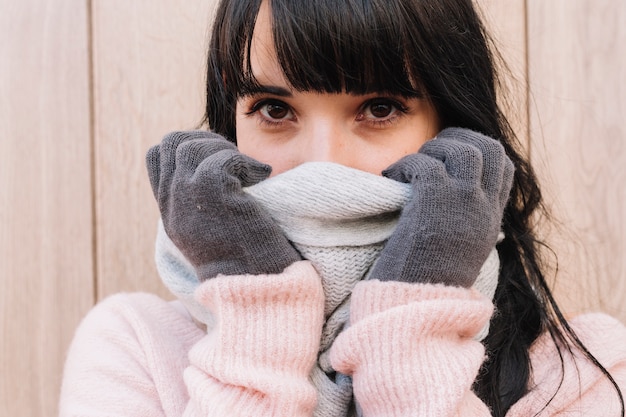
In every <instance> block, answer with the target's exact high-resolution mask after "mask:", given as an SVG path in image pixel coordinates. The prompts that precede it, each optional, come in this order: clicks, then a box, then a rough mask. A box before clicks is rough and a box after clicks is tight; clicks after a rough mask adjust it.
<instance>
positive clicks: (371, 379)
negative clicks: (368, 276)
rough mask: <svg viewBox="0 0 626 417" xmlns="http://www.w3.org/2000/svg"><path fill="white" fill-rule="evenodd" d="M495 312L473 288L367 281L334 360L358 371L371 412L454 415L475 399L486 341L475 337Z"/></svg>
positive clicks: (359, 391)
mask: <svg viewBox="0 0 626 417" xmlns="http://www.w3.org/2000/svg"><path fill="white" fill-rule="evenodd" d="M491 313H492V304H491V301H490V300H488V299H486V298H485V297H484V296H482V295H481V294H480V293H479V292H478V291H475V290H472V289H464V288H456V287H449V286H444V285H432V284H409V283H400V282H379V281H363V282H361V283H359V284H358V285H357V287H356V288H355V289H354V291H353V294H352V302H351V320H350V327H349V328H348V329H347V330H345V331H344V332H343V333H341V334H340V335H339V336H338V338H337V340H336V341H335V344H334V346H333V348H332V351H331V362H332V365H333V367H334V368H335V369H336V370H337V371H339V372H342V373H345V374H348V375H352V377H353V384H354V393H355V396H356V399H357V401H358V402H359V404H360V405H361V407H362V408H363V410H364V412H365V415H371V416H408V415H411V416H431V415H441V416H446V415H454V413H455V412H458V410H459V408H460V407H463V404H469V403H475V398H474V397H475V396H474V395H473V393H471V386H472V384H473V382H474V379H475V378H476V375H477V373H478V370H479V368H480V366H481V364H482V362H483V360H484V348H483V346H482V345H481V344H480V343H479V342H476V341H474V340H473V339H472V338H473V337H474V336H475V335H476V333H477V332H479V331H480V330H481V329H482V328H483V326H484V325H485V324H486V323H487V321H488V320H489V318H490V316H491ZM470 399H471V401H470ZM446 410H447V411H446ZM461 415H463V414H461Z"/></svg>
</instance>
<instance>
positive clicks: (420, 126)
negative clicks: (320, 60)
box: [236, 2, 439, 175]
mask: <svg viewBox="0 0 626 417" xmlns="http://www.w3.org/2000/svg"><path fill="white" fill-rule="evenodd" d="M270 22H271V19H270V10H269V7H268V5H267V2H263V3H262V5H261V9H260V11H259V15H258V17H257V23H256V26H255V29H254V35H253V40H252V47H251V51H250V54H251V65H252V73H253V74H254V77H255V78H256V79H257V81H258V83H259V84H260V85H261V89H260V91H258V92H255V93H254V94H252V95H250V96H245V97H241V98H240V99H239V100H238V101H237V110H236V130H237V146H238V148H239V150H240V151H241V152H242V153H244V154H246V155H249V156H251V157H253V158H255V159H257V160H259V161H261V162H264V163H266V164H269V165H271V166H272V175H276V174H280V173H282V172H284V171H287V170H289V169H291V168H294V167H296V166H297V165H300V164H302V163H304V162H311V161H327V162H335V163H338V164H342V165H346V166H348V167H351V168H355V169H359V170H362V171H367V172H370V173H374V174H380V173H381V171H382V170H384V169H385V168H387V167H388V166H389V165H391V164H392V163H394V162H395V161H397V160H398V159H400V158H401V157H403V156H405V155H408V154H410V153H414V152H416V151H417V150H418V149H419V148H420V147H421V146H422V144H424V142H426V141H427V140H429V139H430V138H432V137H433V136H435V135H436V134H437V132H438V131H439V122H438V118H437V114H436V112H435V110H434V108H433V106H432V104H431V103H430V102H429V101H428V100H426V99H423V98H416V97H411V98H407V97H403V96H394V95H388V94H366V95H356V94H349V93H339V94H331V93H317V92H302V91H296V90H293V89H292V88H291V87H290V85H289V83H288V82H287V81H286V79H285V78H284V75H283V72H282V69H281V67H280V65H279V63H278V59H277V57H276V52H275V49H274V46H273V41H272V31H271V24H270ZM303 65H305V63H303Z"/></svg>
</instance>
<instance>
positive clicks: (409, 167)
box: [370, 128, 514, 288]
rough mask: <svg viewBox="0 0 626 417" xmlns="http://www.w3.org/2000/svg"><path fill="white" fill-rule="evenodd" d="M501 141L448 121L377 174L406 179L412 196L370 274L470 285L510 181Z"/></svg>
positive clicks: (492, 238)
mask: <svg viewBox="0 0 626 417" xmlns="http://www.w3.org/2000/svg"><path fill="white" fill-rule="evenodd" d="M513 172H514V168H513V163H512V162H511V160H510V159H509V158H508V157H507V155H506V153H505V151H504V148H503V147H502V145H501V144H500V143H499V142H497V141H495V140H494V139H491V138H489V137H487V136H484V135H482V134H480V133H476V132H473V131H471V130H467V129H460V128H447V129H445V130H443V131H441V132H440V133H439V134H438V135H437V137H436V138H435V139H433V140H431V141H429V142H426V143H425V144H424V145H423V146H422V148H421V149H420V150H419V152H417V153H414V154H411V155H408V156H406V157H404V158H402V159H401V160H399V161H398V162H396V163H395V164H393V165H392V166H390V167H389V168H388V169H387V170H385V171H384V172H383V175H385V176H386V177H389V178H391V179H394V180H396V181H401V182H405V183H410V184H412V187H413V197H412V200H411V201H410V202H409V203H408V204H407V205H406V206H405V208H404V209H403V211H402V214H401V215H400V220H399V224H398V227H397V229H396V231H395V232H394V233H393V235H392V236H391V237H390V238H389V240H388V241H387V243H386V245H385V248H384V249H383V251H382V252H381V255H380V258H379V260H378V261H377V262H376V264H375V265H374V268H373V270H372V273H371V274H370V278H371V279H379V280H381V281H384V280H395V281H404V282H428V283H444V284H446V285H452V286H460V287H467V288H469V287H471V286H472V284H473V283H474V281H475V280H476V277H477V276H478V273H479V271H480V267H481V266H482V264H483V263H484V262H485V260H486V259H487V256H488V255H489V252H490V251H491V250H492V249H493V247H494V246H495V244H496V241H497V238H498V234H499V232H500V228H501V222H502V215H503V212H504V207H505V205H506V203H507V200H508V198H509V192H510V190H511V186H512V183H513Z"/></svg>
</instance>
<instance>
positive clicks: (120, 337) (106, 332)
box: [74, 293, 202, 348]
mask: <svg viewBox="0 0 626 417" xmlns="http://www.w3.org/2000/svg"><path fill="white" fill-rule="evenodd" d="M201 335H202V331H201V329H200V328H199V327H198V326H197V325H196V324H195V322H194V321H193V320H192V318H191V316H190V315H189V314H188V313H187V312H186V310H185V309H184V308H183V307H182V305H180V303H178V302H176V301H166V300H164V299H162V298H160V297H158V296H156V295H154V294H148V293H118V294H114V295H111V296H109V297H107V298H105V299H103V300H102V301H100V302H99V303H98V304H96V305H95V306H94V307H93V308H92V309H91V310H90V311H89V312H88V313H87V315H86V316H85V318H84V319H83V320H82V322H81V323H80V325H79V326H78V328H77V330H76V335H75V342H74V343H76V341H77V340H78V341H80V342H81V343H87V344H89V343H103V342H107V343H115V344H124V345H128V344H135V345H146V344H152V343H156V342H158V343H159V344H163V343H167V340H171V341H174V342H175V343H177V344H182V345H184V346H186V345H188V344H189V345H190V344H192V343H194V342H195V341H196V340H197V339H198V338H199V337H201ZM181 347H183V346H181ZM183 348H184V347H183Z"/></svg>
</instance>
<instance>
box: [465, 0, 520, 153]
mask: <svg viewBox="0 0 626 417" xmlns="http://www.w3.org/2000/svg"><path fill="white" fill-rule="evenodd" d="M476 4H477V6H478V9H479V11H480V12H481V14H482V16H483V18H484V20H485V24H486V26H487V29H488V31H489V33H490V35H491V37H492V39H493V41H494V44H495V46H496V48H497V50H498V51H499V53H500V54H501V56H502V59H503V61H504V66H501V67H500V76H501V84H502V91H501V92H500V104H501V106H502V108H503V110H504V112H505V114H506V116H507V119H508V120H509V122H510V123H511V126H512V127H513V130H514V131H515V134H516V135H517V138H518V139H519V141H520V142H521V144H522V146H524V147H527V146H528V111H527V110H528V101H527V74H526V72H527V65H526V2H525V0H514V1H513V0H508V1H501V0H476Z"/></svg>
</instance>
